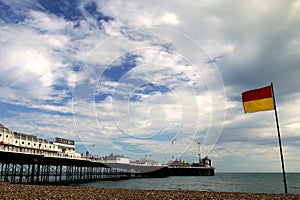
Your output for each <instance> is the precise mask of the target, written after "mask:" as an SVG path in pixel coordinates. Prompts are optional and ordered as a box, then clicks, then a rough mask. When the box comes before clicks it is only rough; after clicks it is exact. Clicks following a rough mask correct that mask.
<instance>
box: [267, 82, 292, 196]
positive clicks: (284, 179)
mask: <svg viewBox="0 0 300 200" xmlns="http://www.w3.org/2000/svg"><path fill="white" fill-rule="evenodd" d="M271 88H272V96H273V103H274V110H275V118H276V125H277V133H278V141H279V150H280V158H281V167H282V176H283V182H284V191H285V194H287V193H288V191H287V184H286V177H285V170H284V160H283V153H282V147H281V137H280V131H279V123H278V115H277V108H276V101H275V95H274V90H273V83H271Z"/></svg>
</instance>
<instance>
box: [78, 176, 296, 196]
mask: <svg viewBox="0 0 300 200" xmlns="http://www.w3.org/2000/svg"><path fill="white" fill-rule="evenodd" d="M286 179H287V188H288V193H290V194H300V173H287V174H286ZM73 185H76V186H83V187H90V186H92V187H98V188H123V189H145V190H197V191H213V192H248V193H275V194H279V193H284V183H283V176H282V174H281V173H216V175H215V176H170V177H166V178H136V179H126V180H117V181H95V182H89V183H80V184H73Z"/></svg>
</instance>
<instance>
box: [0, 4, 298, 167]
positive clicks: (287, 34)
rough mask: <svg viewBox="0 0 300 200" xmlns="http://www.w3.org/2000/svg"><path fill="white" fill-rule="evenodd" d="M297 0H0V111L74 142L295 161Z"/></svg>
mask: <svg viewBox="0 0 300 200" xmlns="http://www.w3.org/2000/svg"><path fill="white" fill-rule="evenodd" d="M299 13H300V1H299V0H298V1H286V0H274V1H259V0H247V1H237V0H229V1H228V0H226V1H225V0H212V1H189V0H187V1H182V0H175V1H172V2H170V1H161V0H160V1H151V3H149V2H147V1H130V0H129V1H118V0H113V1H112V0H111V1H110V0H100V1H93V0H85V1H79V0H66V1H56V0H54V1H53V0H40V1H38V0H24V1H17V0H0V123H1V124H4V125H5V126H6V127H8V128H9V129H10V130H13V131H18V132H22V133H27V134H32V135H36V136H38V137H41V138H45V139H48V140H50V141H53V140H54V138H55V137H62V138H67V139H72V140H75V143H76V147H77V151H78V152H81V153H85V152H86V151H89V152H90V153H92V154H94V155H99V156H105V155H108V154H110V153H118V154H123V155H125V156H128V157H130V158H132V159H139V158H141V157H144V156H147V157H148V158H151V159H155V160H158V161H160V162H167V161H169V160H172V159H176V158H177V159H182V160H187V161H189V162H197V159H198V153H199V149H200V153H201V157H204V156H208V157H209V158H211V159H212V161H213V165H214V166H215V167H216V171H217V172H280V171H281V163H280V154H279V147H278V137H277V129H276V122H275V115H274V111H266V112H258V113H251V114H244V111H243V106H242V101H241V93H242V92H244V91H247V90H250V89H254V88H260V87H264V86H267V85H270V83H271V82H272V83H273V85H274V92H275V97H276V103H277V110H278V117H279V124H280V131H281V137H282V145H283V153H284V158H285V165H286V171H287V172H300V157H299V155H300V147H299V146H300V131H299V128H300V112H298V110H299V109H298V108H299V107H300V90H299V88H300V82H299V81H298V80H299V78H298V77H299V76H300V67H299V61H300V56H299V55H300V14H299Z"/></svg>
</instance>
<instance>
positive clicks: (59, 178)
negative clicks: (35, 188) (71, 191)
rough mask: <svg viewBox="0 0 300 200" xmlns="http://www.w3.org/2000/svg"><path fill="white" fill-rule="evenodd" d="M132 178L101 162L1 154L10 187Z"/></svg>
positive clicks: (1, 170) (0, 168) (2, 174)
mask: <svg viewBox="0 0 300 200" xmlns="http://www.w3.org/2000/svg"><path fill="white" fill-rule="evenodd" d="M129 177H131V173H128V172H127V171H126V170H124V169H119V168H110V167H107V166H105V165H104V164H103V163H100V162H93V161H91V160H84V159H81V160H78V159H68V158H57V157H45V156H43V155H33V154H24V153H16V152H3V151H0V180H1V181H2V182H10V183H27V184H65V183H72V182H88V181H96V180H116V179H124V178H129Z"/></svg>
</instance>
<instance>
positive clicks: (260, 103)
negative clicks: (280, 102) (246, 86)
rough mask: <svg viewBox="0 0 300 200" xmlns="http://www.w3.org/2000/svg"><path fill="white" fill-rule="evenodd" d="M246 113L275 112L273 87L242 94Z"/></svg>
mask: <svg viewBox="0 0 300 200" xmlns="http://www.w3.org/2000/svg"><path fill="white" fill-rule="evenodd" d="M242 99H243V106H244V111H245V113H251V112H258V111H264V110H274V108H275V107H274V101H273V95H272V86H271V85H270V86H267V87H263V88H259V89H255V90H249V91H246V92H243V93H242Z"/></svg>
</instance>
